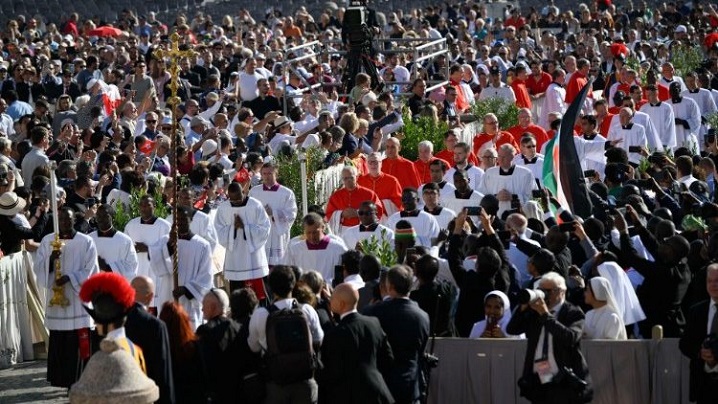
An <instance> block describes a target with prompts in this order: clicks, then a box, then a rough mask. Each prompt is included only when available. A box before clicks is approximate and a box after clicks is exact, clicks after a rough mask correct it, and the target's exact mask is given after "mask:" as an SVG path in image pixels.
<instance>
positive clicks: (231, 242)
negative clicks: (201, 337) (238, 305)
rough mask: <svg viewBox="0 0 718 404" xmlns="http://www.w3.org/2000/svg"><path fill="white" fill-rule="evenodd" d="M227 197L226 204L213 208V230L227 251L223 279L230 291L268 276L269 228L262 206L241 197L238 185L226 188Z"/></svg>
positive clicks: (234, 184)
mask: <svg viewBox="0 0 718 404" xmlns="http://www.w3.org/2000/svg"><path fill="white" fill-rule="evenodd" d="M227 195H228V196H229V200H227V201H225V202H223V203H222V204H221V205H219V207H218V208H217V216H216V217H215V228H216V229H217V235H218V236H219V243H220V244H221V245H222V246H223V247H224V248H226V249H227V252H226V254H225V256H224V277H225V279H227V280H228V281H229V284H230V289H231V290H234V289H236V288H239V287H242V286H244V284H245V281H251V280H255V279H261V278H264V277H265V276H267V275H269V262H268V260H267V252H266V249H265V245H266V244H267V242H268V241H269V235H270V232H271V227H272V225H271V222H270V221H269V216H268V215H267V212H266V210H265V209H264V206H263V205H262V202H260V201H258V200H257V199H254V198H252V197H250V196H247V197H245V196H244V194H243V192H242V187H241V186H240V185H239V184H238V183H236V182H233V183H232V184H230V185H229V188H228V189H227Z"/></svg>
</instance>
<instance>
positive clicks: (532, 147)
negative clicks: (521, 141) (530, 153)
mask: <svg viewBox="0 0 718 404" xmlns="http://www.w3.org/2000/svg"><path fill="white" fill-rule="evenodd" d="M523 146H524V147H525V148H527V149H535V148H536V145H535V144H525V145H523Z"/></svg>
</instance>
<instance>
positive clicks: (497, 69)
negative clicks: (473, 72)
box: [489, 66, 501, 74]
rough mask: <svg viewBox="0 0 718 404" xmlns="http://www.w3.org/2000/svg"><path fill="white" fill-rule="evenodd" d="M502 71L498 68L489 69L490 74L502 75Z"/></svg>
mask: <svg viewBox="0 0 718 404" xmlns="http://www.w3.org/2000/svg"><path fill="white" fill-rule="evenodd" d="M500 73H501V71H500V70H499V68H498V67H497V66H491V69H489V74H500Z"/></svg>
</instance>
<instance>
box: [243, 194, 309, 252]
mask: <svg viewBox="0 0 718 404" xmlns="http://www.w3.org/2000/svg"><path fill="white" fill-rule="evenodd" d="M249 196H251V197H252V198H255V199H257V200H258V201H259V202H261V203H262V205H264V206H267V205H269V207H270V208H271V209H272V217H271V218H270V219H271V222H272V225H271V231H270V233H269V240H268V241H267V244H265V250H266V252H267V260H268V261H269V265H279V264H282V263H283V262H284V256H285V255H286V254H287V245H288V244H289V239H290V238H291V235H290V231H291V229H292V224H293V223H294V221H295V220H296V219H297V198H296V197H295V195H294V191H292V190H291V189H289V188H287V187H285V186H281V185H278V186H277V187H276V190H274V189H273V188H268V189H265V186H264V185H257V186H255V187H253V188H252V189H251V190H250V191H249Z"/></svg>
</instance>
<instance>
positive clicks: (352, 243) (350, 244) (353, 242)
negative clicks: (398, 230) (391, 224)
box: [342, 201, 394, 249]
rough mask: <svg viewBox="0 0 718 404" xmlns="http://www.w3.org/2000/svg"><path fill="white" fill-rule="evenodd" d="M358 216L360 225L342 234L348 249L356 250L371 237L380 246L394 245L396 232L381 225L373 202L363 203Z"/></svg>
mask: <svg viewBox="0 0 718 404" xmlns="http://www.w3.org/2000/svg"><path fill="white" fill-rule="evenodd" d="M357 214H358V215H359V222H360V223H359V224H358V225H356V226H352V227H349V228H348V229H346V230H344V231H343V232H342V239H344V244H346V246H347V248H349V249H356V246H357V244H359V242H361V241H363V240H366V239H369V238H371V237H374V238H375V239H376V241H377V242H378V243H379V244H381V243H383V242H387V243H389V245H392V246H393V245H394V231H393V230H392V229H390V228H388V227H386V226H384V225H382V224H381V223H379V219H378V217H377V208H376V205H374V203H373V202H371V201H365V202H362V204H361V206H360V207H359V210H358V211H357Z"/></svg>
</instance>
